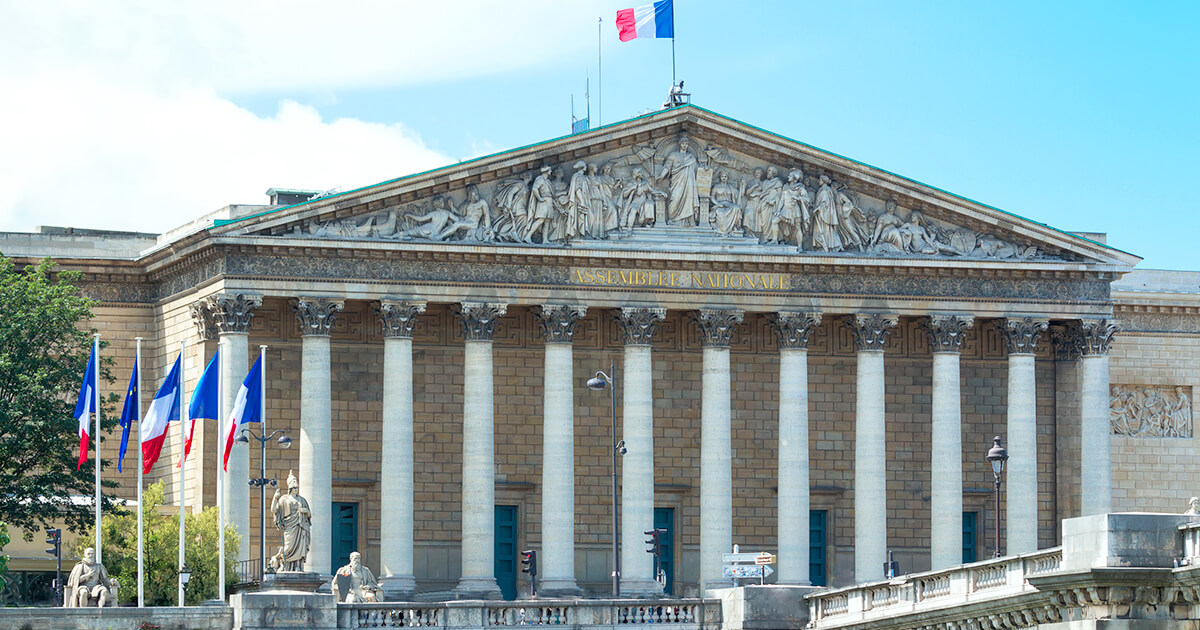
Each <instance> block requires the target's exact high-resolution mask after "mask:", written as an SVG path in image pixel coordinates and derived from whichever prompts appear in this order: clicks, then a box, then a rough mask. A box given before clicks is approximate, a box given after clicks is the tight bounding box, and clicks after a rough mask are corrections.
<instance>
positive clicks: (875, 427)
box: [846, 313, 899, 582]
mask: <svg viewBox="0 0 1200 630" xmlns="http://www.w3.org/2000/svg"><path fill="white" fill-rule="evenodd" d="M898 322H899V317H897V316H896V315H886V314H881V313H859V314H857V315H854V316H852V317H850V318H848V319H847V320H846V325H847V326H848V327H849V328H850V331H851V332H852V333H853V334H854V342H855V345H856V346H857V347H858V361H857V363H858V377H857V388H856V395H855V400H854V581H855V582H868V581H871V580H878V579H880V578H881V577H883V563H884V562H885V561H886V560H887V471H886V470H885V469H884V462H885V460H886V458H887V449H886V444H887V433H886V429H885V427H884V415H883V408H884V398H883V397H884V387H883V347H884V346H885V345H887V340H888V336H889V335H891V330H892V328H895V327H896V324H897V323H898Z"/></svg>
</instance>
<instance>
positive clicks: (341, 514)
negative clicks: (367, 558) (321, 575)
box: [330, 501, 359, 571]
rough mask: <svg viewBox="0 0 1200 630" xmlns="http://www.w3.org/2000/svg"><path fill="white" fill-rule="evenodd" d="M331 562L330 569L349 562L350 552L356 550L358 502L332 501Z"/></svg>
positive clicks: (336, 568) (332, 569)
mask: <svg viewBox="0 0 1200 630" xmlns="http://www.w3.org/2000/svg"><path fill="white" fill-rule="evenodd" d="M330 548H331V549H332V550H333V564H331V565H330V571H337V570H338V569H339V568H341V567H344V566H346V565H347V564H349V563H350V552H352V551H358V550H359V549H358V504H357V503H338V502H336V501H335V502H334V503H333V544H332V545H330Z"/></svg>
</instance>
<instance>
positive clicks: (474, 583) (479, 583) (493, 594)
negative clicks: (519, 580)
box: [454, 577, 503, 599]
mask: <svg viewBox="0 0 1200 630" xmlns="http://www.w3.org/2000/svg"><path fill="white" fill-rule="evenodd" d="M454 596H455V597H457V598H458V599H501V598H503V595H502V594H501V593H500V586H499V585H498V584H496V578H494V577H464V578H462V579H460V580H459V581H458V586H456V587H454Z"/></svg>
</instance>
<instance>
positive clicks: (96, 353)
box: [92, 333, 102, 564]
mask: <svg viewBox="0 0 1200 630" xmlns="http://www.w3.org/2000/svg"><path fill="white" fill-rule="evenodd" d="M92 357H93V360H95V362H96V365H95V368H96V369H95V370H93V371H92V396H94V397H95V400H96V440H95V442H96V564H100V562H102V561H101V559H100V558H101V552H100V333H96V334H94V335H92Z"/></svg>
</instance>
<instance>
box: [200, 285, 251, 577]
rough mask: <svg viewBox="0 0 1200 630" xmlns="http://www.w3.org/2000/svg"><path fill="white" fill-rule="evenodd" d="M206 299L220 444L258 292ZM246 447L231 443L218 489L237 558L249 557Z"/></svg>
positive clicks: (244, 368)
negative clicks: (217, 344) (218, 352)
mask: <svg viewBox="0 0 1200 630" xmlns="http://www.w3.org/2000/svg"><path fill="white" fill-rule="evenodd" d="M207 302H208V309H209V311H210V312H211V313H212V316H213V322H214V324H215V325H216V328H217V334H218V335H219V336H220V341H221V345H222V346H223V347H224V348H225V349H224V350H223V351H222V353H223V354H224V355H225V356H223V357H221V366H220V367H221V391H222V392H224V397H223V398H222V400H221V418H220V422H218V423H217V426H218V431H217V433H218V435H220V436H222V437H221V438H220V440H219V442H218V443H219V444H223V443H224V435H225V431H226V430H228V425H227V423H228V422H229V414H230V413H231V412H232V411H233V399H234V397H236V396H237V393H238V390H239V389H241V387H242V381H244V380H246V373H247V372H248V371H249V369H250V368H249V366H248V365H247V363H248V362H249V355H250V318H251V317H254V309H256V308H258V307H260V306H262V296H258V295H242V294H240V293H239V294H236V295H229V294H221V295H214V296H210V297H209V298H207ZM239 447H240V448H239ZM219 448H223V447H219ZM249 451H250V449H248V448H246V447H244V446H241V445H239V444H235V445H234V449H233V451H231V452H230V453H229V466H228V470H227V471H226V473H225V483H224V485H223V486H222V492H221V494H222V495H223V496H222V502H223V505H224V513H225V519H224V520H225V523H227V524H232V525H233V526H234V527H236V528H237V532H238V536H240V537H241V544H240V546H239V547H238V558H239V559H241V560H249V559H250V534H251V531H252V530H251V529H250V486H249V485H248V484H247V483H246V480H248V479H249V478H250V457H249V454H250V453H249Z"/></svg>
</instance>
